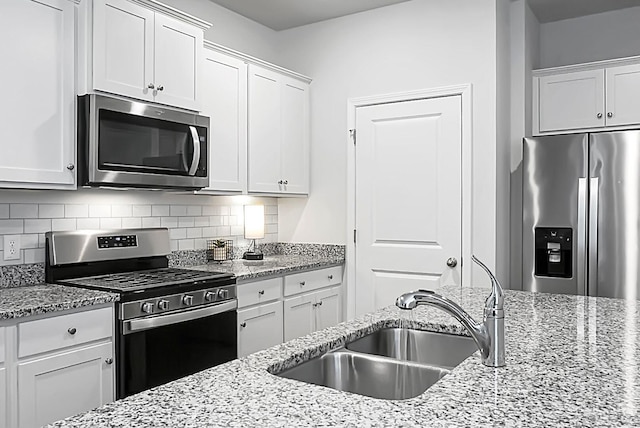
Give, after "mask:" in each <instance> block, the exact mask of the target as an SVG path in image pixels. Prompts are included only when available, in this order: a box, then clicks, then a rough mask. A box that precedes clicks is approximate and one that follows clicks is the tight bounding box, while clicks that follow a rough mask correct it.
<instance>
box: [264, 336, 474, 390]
mask: <svg viewBox="0 0 640 428" xmlns="http://www.w3.org/2000/svg"><path fill="white" fill-rule="evenodd" d="M476 350H477V347H476V344H475V342H474V341H473V339H471V338H470V337H466V336H455V335H451V334H443V333H433V332H427V331H420V330H410V329H401V328H385V329H381V330H378V331H375V332H373V333H371V334H369V335H367V336H364V337H362V338H360V339H358V340H355V341H353V342H351V343H348V344H347V345H346V347H344V348H340V349H337V350H335V351H331V352H328V353H326V354H324V355H321V356H320V357H317V358H314V359H312V360H309V361H307V362H304V363H302V364H299V365H297V366H295V367H292V368H290V369H287V370H284V371H282V372H280V373H276V376H280V377H285V378H288V379H295V380H299V381H302V382H307V383H313V384H316V385H321V386H326V387H329V388H333V389H337V390H339V391H348V392H352V393H355V394H360V395H366V396H369V397H374V398H382V399H387V400H403V399H407V398H413V397H417V396H418V395H420V394H422V393H423V392H424V391H426V390H427V388H429V387H430V386H431V385H433V384H434V383H436V382H437V381H438V380H439V379H440V378H442V377H443V376H444V375H446V374H447V373H449V371H450V369H452V368H453V367H455V366H457V365H458V364H460V363H461V362H462V361H464V360H465V359H466V358H467V357H469V356H470V355H471V354H473V353H474V352H475V351H476Z"/></svg>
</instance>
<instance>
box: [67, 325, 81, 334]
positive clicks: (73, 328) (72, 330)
mask: <svg viewBox="0 0 640 428" xmlns="http://www.w3.org/2000/svg"><path fill="white" fill-rule="evenodd" d="M76 331H78V330H76V328H75V327H71V328H69V329H67V332H69V334H70V335H72V336H73V335H74V334H76Z"/></svg>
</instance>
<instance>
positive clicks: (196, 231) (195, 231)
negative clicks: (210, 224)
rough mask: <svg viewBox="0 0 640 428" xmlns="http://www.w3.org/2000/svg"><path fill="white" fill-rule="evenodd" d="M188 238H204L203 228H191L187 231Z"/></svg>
mask: <svg viewBox="0 0 640 428" xmlns="http://www.w3.org/2000/svg"><path fill="white" fill-rule="evenodd" d="M187 238H202V228H201V227H190V228H189V229H187Z"/></svg>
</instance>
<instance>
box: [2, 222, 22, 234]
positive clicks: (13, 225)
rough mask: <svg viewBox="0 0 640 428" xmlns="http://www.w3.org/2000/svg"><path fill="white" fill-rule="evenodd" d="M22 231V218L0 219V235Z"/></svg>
mask: <svg viewBox="0 0 640 428" xmlns="http://www.w3.org/2000/svg"><path fill="white" fill-rule="evenodd" d="M23 232H24V220H0V235H12V234H16V233H23Z"/></svg>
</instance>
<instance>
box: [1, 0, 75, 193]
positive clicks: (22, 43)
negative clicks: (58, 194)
mask: <svg viewBox="0 0 640 428" xmlns="http://www.w3.org/2000/svg"><path fill="white" fill-rule="evenodd" d="M74 14H75V11H74V4H73V2H70V1H67V0H38V1H32V0H2V1H0V38H2V40H3V42H2V43H0V58H2V66H0V81H2V82H3V87H2V102H1V103H0V153H2V155H0V187H32V188H74V187H75V169H74V167H73V166H71V167H70V168H67V166H69V165H73V164H74V163H75V133H74V124H75V89H74V80H75V68H74V50H75V42H74V25H75V24H74V21H75V15H74Z"/></svg>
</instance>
